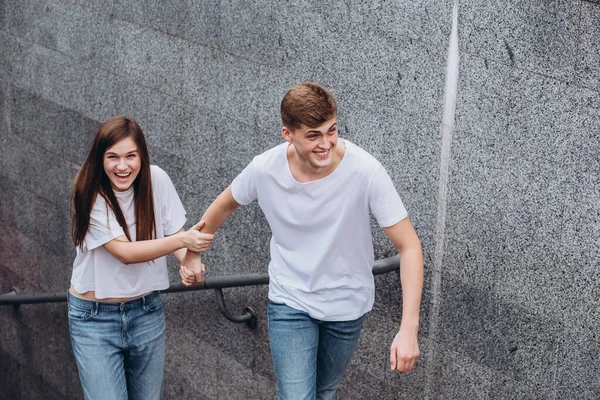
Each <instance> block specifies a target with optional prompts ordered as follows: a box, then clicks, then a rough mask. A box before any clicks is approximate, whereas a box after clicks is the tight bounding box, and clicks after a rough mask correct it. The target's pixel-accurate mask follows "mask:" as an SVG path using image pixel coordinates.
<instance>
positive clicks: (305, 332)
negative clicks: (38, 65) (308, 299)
mask: <svg viewBox="0 0 600 400" xmlns="http://www.w3.org/2000/svg"><path fill="white" fill-rule="evenodd" d="M267 310H268V315H269V341H270V344H271V356H272V357H273V368H274V370H275V379H276V380H277V389H278V391H279V397H280V398H281V399H282V400H287V399H290V400H304V399H306V400H314V399H318V400H325V399H332V398H333V395H334V394H335V391H336V390H337V388H338V386H339V385H340V382H341V380H342V377H343V376H344V372H346V369H347V368H348V365H350V360H351V359H352V355H353V354H354V350H356V344H357V343H358V338H359V336H360V330H361V328H362V325H363V320H364V317H365V316H364V315H363V316H362V317H360V318H358V319H356V320H354V321H334V322H332V321H320V320H318V319H314V318H311V317H310V316H309V315H308V314H307V313H305V312H303V311H299V310H296V309H294V308H291V307H288V306H287V305H285V304H281V303H275V302H273V301H270V300H269V305H268V307H267Z"/></svg>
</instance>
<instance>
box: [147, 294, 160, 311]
mask: <svg viewBox="0 0 600 400" xmlns="http://www.w3.org/2000/svg"><path fill="white" fill-rule="evenodd" d="M161 308H163V300H162V297H161V296H160V295H159V296H157V297H156V298H154V299H153V300H152V301H150V302H148V303H146V309H147V310H148V311H150V312H153V311H157V310H160V309H161Z"/></svg>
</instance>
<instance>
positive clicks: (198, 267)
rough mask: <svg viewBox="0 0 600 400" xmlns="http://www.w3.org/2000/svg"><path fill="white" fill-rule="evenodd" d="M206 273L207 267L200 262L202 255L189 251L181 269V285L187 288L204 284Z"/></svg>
mask: <svg viewBox="0 0 600 400" xmlns="http://www.w3.org/2000/svg"><path fill="white" fill-rule="evenodd" d="M204 271H206V267H205V266H204V264H202V261H201V260H200V254H199V253H194V252H192V251H189V250H188V252H187V253H186V254H185V257H184V258H183V260H182V261H181V267H180V268H179V276H180V277H181V283H183V284H184V285H185V286H192V285H195V284H198V283H202V282H203V281H204V277H203V274H204Z"/></svg>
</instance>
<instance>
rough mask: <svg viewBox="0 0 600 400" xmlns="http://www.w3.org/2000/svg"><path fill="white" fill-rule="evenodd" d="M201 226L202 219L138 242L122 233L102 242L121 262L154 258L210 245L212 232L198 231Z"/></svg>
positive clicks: (200, 248) (199, 250)
mask: <svg viewBox="0 0 600 400" xmlns="http://www.w3.org/2000/svg"><path fill="white" fill-rule="evenodd" d="M203 226H204V221H201V222H199V223H198V224H196V225H194V226H193V227H192V228H190V229H188V230H187V231H184V230H183V228H182V229H180V230H179V231H178V232H177V233H175V234H173V235H170V236H166V237H164V238H160V239H153V240H141V241H139V242H130V241H129V240H128V239H127V236H125V235H122V236H119V237H117V238H115V239H113V240H111V241H110V242H108V243H106V244H104V248H105V249H106V250H108V252H109V253H110V254H112V255H113V256H114V257H116V258H117V259H118V260H119V261H121V262H122V263H123V264H133V263H141V262H146V261H150V260H154V259H156V258H159V257H162V256H164V255H167V254H170V253H173V252H175V251H177V250H179V249H183V248H186V249H189V250H192V251H195V252H201V251H204V250H206V249H207V248H208V246H210V244H211V243H212V241H213V240H214V237H215V236H214V235H213V234H209V233H202V232H200V229H201V228H202V227H203Z"/></svg>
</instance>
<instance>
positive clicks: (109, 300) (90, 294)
mask: <svg viewBox="0 0 600 400" xmlns="http://www.w3.org/2000/svg"><path fill="white" fill-rule="evenodd" d="M69 290H70V292H71V294H72V295H73V296H76V297H79V298H80V299H84V300H89V301H101V302H103V303H124V302H126V301H131V300H135V299H139V298H140V297H144V296H145V295H147V294H148V293H150V292H148V293H144V294H140V295H139V296H135V297H109V298H106V299H99V298H97V297H96V292H95V291H93V290H90V291H89V292H85V293H79V292H78V291H76V290H75V288H74V287H73V285H71V288H70V289H69Z"/></svg>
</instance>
